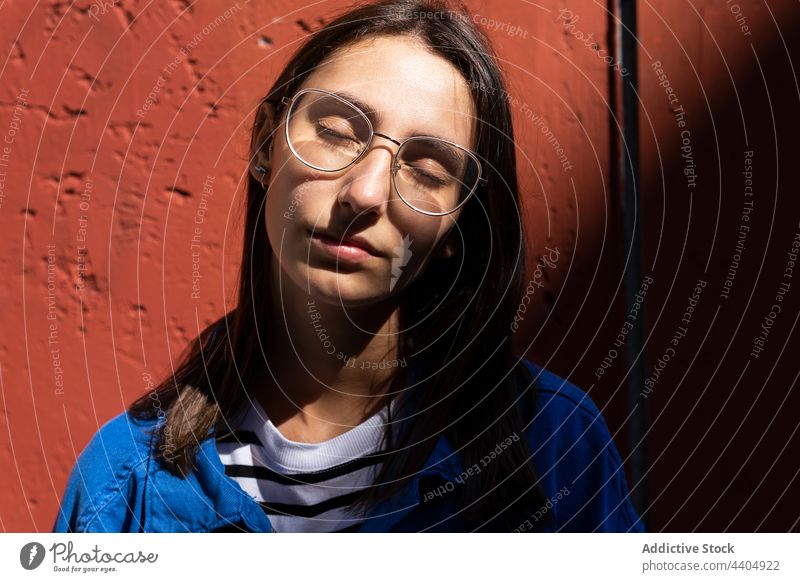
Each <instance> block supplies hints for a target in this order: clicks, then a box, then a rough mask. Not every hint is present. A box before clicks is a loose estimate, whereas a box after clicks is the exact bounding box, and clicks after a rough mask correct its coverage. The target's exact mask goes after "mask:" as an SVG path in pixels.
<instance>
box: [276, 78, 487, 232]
mask: <svg viewBox="0 0 800 582" xmlns="http://www.w3.org/2000/svg"><path fill="white" fill-rule="evenodd" d="M310 92H316V93H324V94H326V95H328V96H330V97H333V98H334V99H337V100H338V101H341V102H342V103H344V104H345V105H348V106H350V107H352V108H353V109H354V110H356V111H357V112H358V113H359V115H361V117H362V118H363V119H364V121H365V122H366V123H367V127H369V130H370V135H369V140H367V144H366V145H365V146H364V149H363V151H362V152H361V153H360V154H358V156H357V157H356V158H355V159H353V160H352V161H351V162H350V163H349V164H346V165H344V166H342V167H341V168H338V169H336V170H328V169H326V168H320V167H319V166H315V165H314V164H311V163H309V162H307V161H306V160H304V159H303V158H302V157H301V156H300V154H299V153H297V151H296V150H295V149H294V146H293V145H292V141H291V139H290V138H289V120H290V119H291V115H292V113H293V110H292V107H293V106H294V104H295V103H296V102H297V98H298V97H299V96H301V95H303V94H305V93H310ZM281 103H282V104H283V105H286V106H288V109H287V112H286V120H285V122H284V133H285V136H286V144H287V145H288V146H289V149H290V150H291V151H292V154H293V155H294V157H296V158H297V159H298V160H300V161H301V162H303V163H304V164H305V165H306V166H308V167H309V168H313V169H315V170H317V171H320V172H341V171H342V170H344V169H346V168H349V167H350V166H352V165H353V164H355V163H357V162H358V160H360V159H361V158H362V157H364V154H366V153H367V152H368V151H369V148H370V146H371V145H372V139H373V138H374V137H375V136H376V135H377V136H380V137H382V138H384V139H388V140H389V141H391V142H392V143H394V144H396V145H397V146H398V148H397V151H396V152H394V153H393V154H392V165H391V168H390V172H391V174H392V186H393V187H394V190H395V192H396V193H397V195H398V196H399V197H400V199H401V200H402V201H403V202H405V203H406V205H408V206H409V207H411V208H412V209H414V210H416V211H417V212H419V213H421V214H427V215H428V216H446V215H448V214H452V213H453V212H455V211H456V210H458V209H459V208H461V207H462V206H464V204H466V203H467V201H468V200H469V199H470V198H472V195H473V194H474V193H475V191H476V190H477V189H478V186H484V185H486V182H487V180H486V178H484V177H483V164H481V161H480V160H479V159H478V156H477V155H475V154H474V153H473V152H471V151H470V150H468V149H467V148H465V147H463V146H461V145H459V144H457V143H455V142H452V141H450V140H446V139H443V138H440V137H434V136H424V135H418V136H412V137H409V138H407V139H404V140H403V141H397V140H396V139H394V138H393V137H390V136H388V135H386V134H385V133H380V132H377V131H375V128H374V127H373V126H372V122H371V121H370V119H369V117H367V115H366V114H365V113H364V112H363V111H361V109H359V108H358V107H356V106H355V105H354V104H353V103H351V102H350V101H348V100H347V99H345V98H343V97H340V96H339V95H337V94H336V93H333V92H331V91H327V90H325V89H316V88H311V87H308V88H306V89H301V90H300V91H298V92H297V93H295V94H294V96H293V97H283V98H282V99H281ZM423 139H426V140H427V139H435V140H437V141H440V142H444V143H446V144H449V145H451V146H454V147H456V148H458V149H459V150H461V151H462V152H464V153H465V154H467V155H468V156H469V157H471V158H472V159H473V160H474V161H475V163H476V164H477V165H478V178H477V180H476V181H475V185H474V186H473V187H472V189H471V190H470V191H469V194H467V195H466V196H465V197H464V200H462V201H461V202H459V203H458V205H457V206H455V207H454V208H452V209H451V210H448V211H447V212H429V211H426V210H420V209H419V208H417V207H416V206H414V205H413V204H411V203H410V202H409V201H408V200H406V199H405V198H404V197H403V195H402V194H401V193H400V189H399V188H398V187H397V171H398V170H399V169H400V167H401V164H400V162H398V161H397V154H398V153H399V152H400V150H401V149H402V147H403V145H405V144H406V143H408V142H411V141H414V140H423Z"/></svg>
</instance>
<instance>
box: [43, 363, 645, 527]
mask: <svg viewBox="0 0 800 582" xmlns="http://www.w3.org/2000/svg"><path fill="white" fill-rule="evenodd" d="M523 361H524V362H525V364H526V365H527V366H528V367H529V369H530V370H531V372H532V374H533V377H534V378H535V379H536V382H537V387H538V394H539V397H538V408H537V409H538V414H537V415H536V418H535V420H534V421H533V423H532V424H531V425H530V427H529V428H528V429H527V430H526V433H525V438H526V439H527V441H528V443H529V445H530V447H531V451H533V457H534V465H535V467H536V469H537V473H538V476H539V478H540V484H541V486H542V488H543V490H544V492H545V494H546V496H547V497H548V499H549V500H550V502H548V503H547V504H546V505H545V506H544V507H542V508H541V509H540V511H539V512H537V514H533V515H521V516H520V525H519V528H518V531H526V530H530V529H532V527H533V524H534V522H535V521H536V520H537V519H538V518H540V517H541V516H542V514H543V513H544V512H547V513H550V516H551V517H552V519H553V525H552V526H551V527H548V528H547V529H546V530H545V531H565V532H567V531H569V532H592V531H598V532H643V531H644V525H643V523H642V521H641V519H640V518H639V516H638V515H637V514H636V512H635V511H634V508H633V506H632V504H631V502H630V500H629V498H628V486H627V483H626V479H625V475H624V472H623V469H622V461H621V459H620V457H619V453H618V452H617V449H616V447H615V446H614V443H613V440H612V438H611V435H610V434H609V431H608V428H607V427H606V424H605V422H604V420H603V418H602V416H601V414H600V412H599V410H598V409H597V407H596V405H595V404H594V403H593V402H592V400H591V399H590V398H589V396H588V395H587V394H586V393H585V392H583V391H582V390H581V389H579V388H577V387H576V386H574V385H573V384H571V383H569V382H566V381H565V380H563V379H561V378H559V377H558V376H556V375H555V374H553V373H551V372H548V371H547V370H544V369H543V368H541V367H540V366H537V365H536V364H533V363H532V362H530V361H528V360H523ZM157 422H158V420H157V419H154V420H152V421H142V420H139V419H135V418H133V417H131V416H130V415H129V414H128V413H127V411H126V412H122V413H120V414H119V415H117V416H116V417H114V418H112V419H111V420H110V421H108V422H107V423H106V424H105V425H104V426H102V427H101V428H100V430H98V431H97V433H96V434H95V435H94V437H93V438H92V439H91V441H90V442H89V444H88V445H87V446H86V447H85V449H84V450H83V452H82V453H81V454H80V456H79V457H78V459H77V461H76V463H75V466H74V467H73V469H72V472H71V474H70V476H69V480H68V482H67V486H66V490H65V492H64V496H63V499H62V503H61V507H60V509H59V513H58V515H57V517H56V520H55V523H54V525H53V531H54V532H213V531H218V530H219V531H226V530H227V531H231V530H233V531H239V530H240V529H244V530H249V531H252V532H270V531H272V527H271V524H270V521H269V518H268V517H267V516H266V514H265V513H264V511H263V510H262V509H261V507H260V506H259V505H258V503H256V501H255V500H253V499H252V498H251V497H250V496H249V495H248V494H247V493H245V492H244V491H243V490H242V488H241V487H240V486H239V484H238V483H237V482H236V481H235V480H233V479H231V478H230V477H228V476H226V475H225V470H224V467H223V465H222V462H221V460H220V458H219V455H218V454H217V449H216V441H215V435H214V432H213V430H212V431H211V432H209V434H208V436H207V438H206V439H205V440H204V441H202V443H201V444H200V447H199V453H198V456H197V462H196V467H197V469H196V470H195V471H193V472H192V473H191V474H189V475H188V476H187V477H186V478H180V477H177V476H175V475H173V474H172V473H170V472H169V471H168V470H167V469H166V468H165V467H164V466H163V464H162V463H161V462H159V461H158V460H157V459H156V458H154V456H153V454H152V452H153V447H154V444H153V443H154V441H153V438H152V437H151V436H150V435H149V434H148V433H149V432H150V431H149V429H152V428H153V427H154V425H155V424H156V423H157ZM520 436H521V435H520ZM425 466H426V467H427V469H425V470H423V471H422V472H420V473H419V474H417V475H416V476H415V477H414V479H412V480H411V481H410V482H409V483H408V485H407V486H406V487H405V488H404V489H403V490H402V492H401V493H400V494H398V495H397V496H395V497H393V498H392V499H390V500H388V501H386V502H384V503H382V504H380V505H378V506H376V507H374V508H373V509H372V511H371V512H370V513H369V514H368V517H367V519H366V520H365V522H364V524H363V525H362V526H361V528H360V530H359V531H363V532H386V531H392V532H416V531H423V530H424V531H453V527H454V526H453V525H452V521H448V517H449V516H453V515H454V514H456V513H457V512H458V509H459V508H458V507H456V506H455V505H454V503H455V500H456V499H457V496H455V495H448V493H447V492H449V491H451V490H452V487H450V486H448V483H456V482H457V480H458V479H459V477H460V476H461V475H462V473H463V472H464V470H465V469H467V468H466V467H462V466H461V465H460V464H459V462H458V455H457V454H454V451H453V448H452V447H451V446H450V444H449V442H448V440H447V439H446V438H445V437H444V435H442V436H441V437H440V438H439V440H438V442H437V445H436V447H435V449H434V451H433V453H432V454H431V456H430V458H429V460H428V462H427V463H426V465H425ZM461 479H462V480H463V477H461ZM434 491H437V492H438V493H437V494H436V495H433V494H432V492H434Z"/></svg>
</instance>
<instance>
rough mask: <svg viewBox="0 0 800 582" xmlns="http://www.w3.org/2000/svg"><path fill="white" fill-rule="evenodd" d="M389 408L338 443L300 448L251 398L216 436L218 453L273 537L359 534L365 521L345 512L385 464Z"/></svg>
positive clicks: (340, 436)
mask: <svg viewBox="0 0 800 582" xmlns="http://www.w3.org/2000/svg"><path fill="white" fill-rule="evenodd" d="M393 405H394V400H393V401H392V406H393ZM388 408H389V405H387V406H385V407H384V408H383V409H382V410H380V411H378V412H376V413H375V414H374V415H372V416H371V417H370V418H368V419H367V420H365V421H364V422H363V423H361V424H359V425H358V426H355V427H353V428H351V429H349V430H348V431H347V432H344V433H342V434H340V435H338V436H336V437H334V438H332V439H329V440H327V441H323V442H321V443H302V442H296V441H291V440H288V439H287V438H285V437H284V436H283V435H282V434H281V433H280V431H278V429H277V428H276V427H275V425H273V424H272V422H270V420H269V418H267V414H266V412H264V409H263V408H262V407H261V406H260V405H259V404H258V402H257V401H255V400H252V404H251V405H250V406H249V408H248V409H247V411H246V413H245V415H244V417H243V418H242V420H241V422H239V423H238V424H237V425H236V426H234V427H232V428H233V431H232V432H227V433H225V434H221V435H220V436H219V437H217V439H216V446H217V452H218V453H219V456H220V459H221V460H222V464H223V465H224V466H225V474H226V475H228V476H229V477H231V478H232V479H234V480H235V481H237V482H238V483H239V485H240V486H241V487H242V489H243V490H244V491H245V492H246V493H248V494H249V495H250V496H251V497H253V499H254V500H255V501H257V502H258V504H259V505H260V506H261V508H262V509H263V510H264V512H265V513H266V514H267V517H268V518H269V520H270V522H271V523H272V527H273V531H277V532H343V531H356V530H358V528H359V527H360V525H361V523H362V522H363V520H364V516H363V515H358V514H355V513H353V512H351V511H350V510H349V509H348V508H347V507H346V506H347V505H349V504H350V503H351V502H352V501H354V500H355V499H356V497H357V496H358V493H359V492H360V491H361V490H363V489H364V488H365V487H368V486H369V485H371V484H372V483H373V481H374V479H375V476H376V475H377V472H378V471H379V470H380V468H381V466H382V465H383V457H384V455H382V454H381V451H385V446H384V439H383V435H384V429H385V426H386V422H387V414H388V412H389V410H388ZM392 412H394V408H392Z"/></svg>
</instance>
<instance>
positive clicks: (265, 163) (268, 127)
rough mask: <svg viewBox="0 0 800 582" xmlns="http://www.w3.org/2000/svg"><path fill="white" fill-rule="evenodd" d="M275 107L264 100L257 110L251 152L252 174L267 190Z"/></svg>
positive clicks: (270, 165)
mask: <svg viewBox="0 0 800 582" xmlns="http://www.w3.org/2000/svg"><path fill="white" fill-rule="evenodd" d="M274 130H275V108H274V107H273V106H272V104H271V103H268V102H267V101H262V102H261V104H260V105H259V107H258V111H256V119H255V122H254V132H255V138H254V140H253V149H252V151H251V152H250V164H249V170H250V175H251V176H253V178H255V179H256V180H258V181H259V182H261V185H262V186H263V187H264V189H265V190H266V188H267V185H268V180H269V177H270V174H271V173H272V143H273V141H274V139H275V136H274Z"/></svg>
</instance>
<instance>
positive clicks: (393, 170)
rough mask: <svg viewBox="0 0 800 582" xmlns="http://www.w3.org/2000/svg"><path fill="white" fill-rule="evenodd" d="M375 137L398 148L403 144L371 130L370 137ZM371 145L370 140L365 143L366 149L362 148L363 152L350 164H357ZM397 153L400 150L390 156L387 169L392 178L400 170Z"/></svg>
mask: <svg viewBox="0 0 800 582" xmlns="http://www.w3.org/2000/svg"><path fill="white" fill-rule="evenodd" d="M376 135H377V136H380V137H382V138H384V139H388V140H389V141H390V142H392V143H393V144H396V145H398V146H402V145H403V144H402V142H399V141H397V140H396V139H394V138H393V137H391V136H388V135H386V134H385V133H381V132H379V131H375V130H372V136H373V137H374V136H376ZM371 145H372V139H370V140H369V142H368V143H367V147H365V148H364V151H363V152H361V154H360V155H359V156H358V157H357V158H356V159H355V160H353V162H352V163H353V164H355V163H357V162H358V160H360V159H361V157H362V156H363V155H364V154H365V153H366V152H367V151H368V150H369V146H371ZM399 151H400V150H398V151H397V152H394V153H393V154H392V165H391V167H390V168H389V170H390V171H391V173H392V175H393V176H394V175H395V174H396V173H397V171H398V170H399V169H400V168H401V164H400V162H398V161H397V153H398V152H399Z"/></svg>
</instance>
